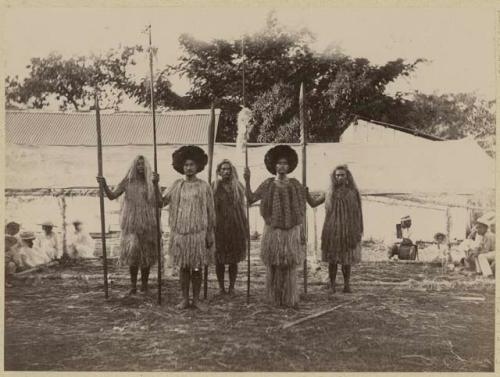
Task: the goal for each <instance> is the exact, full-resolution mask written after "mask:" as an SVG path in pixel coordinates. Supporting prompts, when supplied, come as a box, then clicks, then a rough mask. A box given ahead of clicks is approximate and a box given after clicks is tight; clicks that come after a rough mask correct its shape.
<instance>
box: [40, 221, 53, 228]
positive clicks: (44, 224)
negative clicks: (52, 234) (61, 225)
mask: <svg viewBox="0 0 500 377" xmlns="http://www.w3.org/2000/svg"><path fill="white" fill-rule="evenodd" d="M38 225H41V226H50V227H52V228H55V227H56V225H54V223H53V222H52V221H44V222H43V223H41V224H38Z"/></svg>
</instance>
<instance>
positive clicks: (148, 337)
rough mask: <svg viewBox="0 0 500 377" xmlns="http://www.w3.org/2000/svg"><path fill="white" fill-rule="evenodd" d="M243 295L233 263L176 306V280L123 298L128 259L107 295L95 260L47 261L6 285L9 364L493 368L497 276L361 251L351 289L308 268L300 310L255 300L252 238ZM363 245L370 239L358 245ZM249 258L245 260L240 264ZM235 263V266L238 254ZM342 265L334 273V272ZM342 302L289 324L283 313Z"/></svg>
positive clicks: (258, 274) (258, 296)
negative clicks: (202, 307) (221, 290)
mask: <svg viewBox="0 0 500 377" xmlns="http://www.w3.org/2000/svg"><path fill="white" fill-rule="evenodd" d="M254 246H255V248H254V250H253V265H252V271H253V273H252V284H251V293H252V296H251V300H250V304H248V305H247V304H246V297H245V295H244V292H245V289H246V276H245V275H244V274H243V273H242V274H241V277H240V281H239V282H238V285H237V288H238V290H239V295H237V296H236V297H235V298H232V299H230V298H227V297H222V298H221V297H218V296H216V295H215V294H216V286H217V284H216V282H215V280H213V275H214V273H213V268H212V271H211V276H210V278H211V279H210V280H209V294H208V300H207V304H208V305H207V306H208V310H207V311H205V312H199V311H193V310H184V311H177V310H175V309H174V304H176V303H177V302H178V301H179V287H178V282H177V281H176V280H172V279H169V280H167V282H166V285H165V286H164V288H163V295H164V297H163V299H164V304H163V305H162V306H161V307H159V306H158V305H157V304H156V296H155V293H156V289H153V292H152V293H151V295H150V296H143V295H138V296H137V297H135V298H123V295H124V294H125V293H126V292H127V289H128V276H127V271H126V270H125V269H119V268H116V267H114V266H111V268H110V269H111V273H112V274H113V284H112V286H111V290H110V299H109V300H108V301H105V300H104V295H103V290H102V273H101V267H100V265H99V262H97V261H87V262H82V263H79V264H77V265H74V266H66V267H60V266H57V267H54V268H50V269H46V270H44V271H40V272H37V273H34V274H31V275H30V276H29V277H27V278H24V279H16V280H15V281H13V282H12V286H11V287H7V288H6V297H5V369H6V370H58V371H62V370H65V371H73V370H92V371H110V370H115V371H167V370H169V371H190V370H193V371H202V370H207V371H460V372H464V371H492V370H493V360H494V282H493V281H492V280H484V279H482V278H476V277H473V276H470V277H466V276H463V275H460V274H458V273H447V274H444V275H443V274H442V271H441V268H440V267H438V266H435V265H429V264H408V263H398V262H394V263H390V262H364V263H361V264H360V265H358V266H355V267H354V268H353V278H352V288H353V290H354V293H353V294H350V295H347V294H343V293H337V294H336V295H335V296H333V297H332V296H331V295H329V294H328V292H327V290H325V288H324V284H323V281H324V280H325V279H326V272H325V268H324V267H322V269H320V270H315V271H311V273H310V275H309V281H310V285H309V292H308V294H307V296H305V297H303V299H302V302H301V305H300V308H299V309H298V310H293V309H282V308H275V307H272V306H269V305H267V304H266V303H265V302H264V301H263V296H264V268H263V266H262V265H261V264H260V261H259V258H258V251H257V249H256V246H257V245H254ZM365 252H367V253H369V252H370V250H365ZM245 266H246V265H245ZM240 268H242V269H243V268H244V265H243V264H242V265H241V267H240ZM339 276H340V279H339V280H340V283H342V277H341V274H340V273H339ZM342 303H344V304H345V305H344V306H342V307H339V308H338V309H336V310H334V311H333V312H330V313H328V314H325V315H323V316H321V317H318V318H315V319H311V320H308V321H306V322H303V323H301V324H298V325H295V326H293V327H291V328H288V329H283V328H282V325H283V324H285V323H288V322H289V321H294V320H297V319H300V318H303V317H306V316H307V315H309V314H312V313H315V312H317V311H320V310H323V309H327V308H332V307H334V306H337V305H340V304H342Z"/></svg>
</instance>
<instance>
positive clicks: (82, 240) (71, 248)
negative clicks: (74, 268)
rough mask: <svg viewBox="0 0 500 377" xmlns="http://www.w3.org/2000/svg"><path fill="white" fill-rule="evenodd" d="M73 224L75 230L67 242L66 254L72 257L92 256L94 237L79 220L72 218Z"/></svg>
mask: <svg viewBox="0 0 500 377" xmlns="http://www.w3.org/2000/svg"><path fill="white" fill-rule="evenodd" d="M73 226H74V227H75V230H74V232H73V234H72V237H71V239H70V242H69V244H68V256H69V257H70V258H72V259H79V258H94V250H95V241H94V239H93V238H92V237H91V236H90V234H89V233H88V232H87V231H86V230H85V229H83V223H82V221H81V220H74V221H73Z"/></svg>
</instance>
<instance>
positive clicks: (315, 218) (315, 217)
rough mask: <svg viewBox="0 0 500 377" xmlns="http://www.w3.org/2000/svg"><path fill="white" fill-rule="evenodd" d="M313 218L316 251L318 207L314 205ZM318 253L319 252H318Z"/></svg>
mask: <svg viewBox="0 0 500 377" xmlns="http://www.w3.org/2000/svg"><path fill="white" fill-rule="evenodd" d="M313 214H314V217H313V220H314V252H315V253H316V252H317V251H318V219H317V217H318V216H317V215H318V208H317V207H314V208H313ZM316 255H317V254H316Z"/></svg>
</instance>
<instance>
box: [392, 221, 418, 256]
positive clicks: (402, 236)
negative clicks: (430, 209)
mask: <svg viewBox="0 0 500 377" xmlns="http://www.w3.org/2000/svg"><path fill="white" fill-rule="evenodd" d="M411 225H412V223H411V217H410V216H404V217H402V218H401V222H400V224H397V225H396V238H397V241H396V242H394V244H393V245H392V246H390V247H389V250H388V252H387V256H388V257H389V259H391V258H392V257H393V256H395V255H399V247H400V246H412V245H413V241H412V237H413V233H412V230H411Z"/></svg>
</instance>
